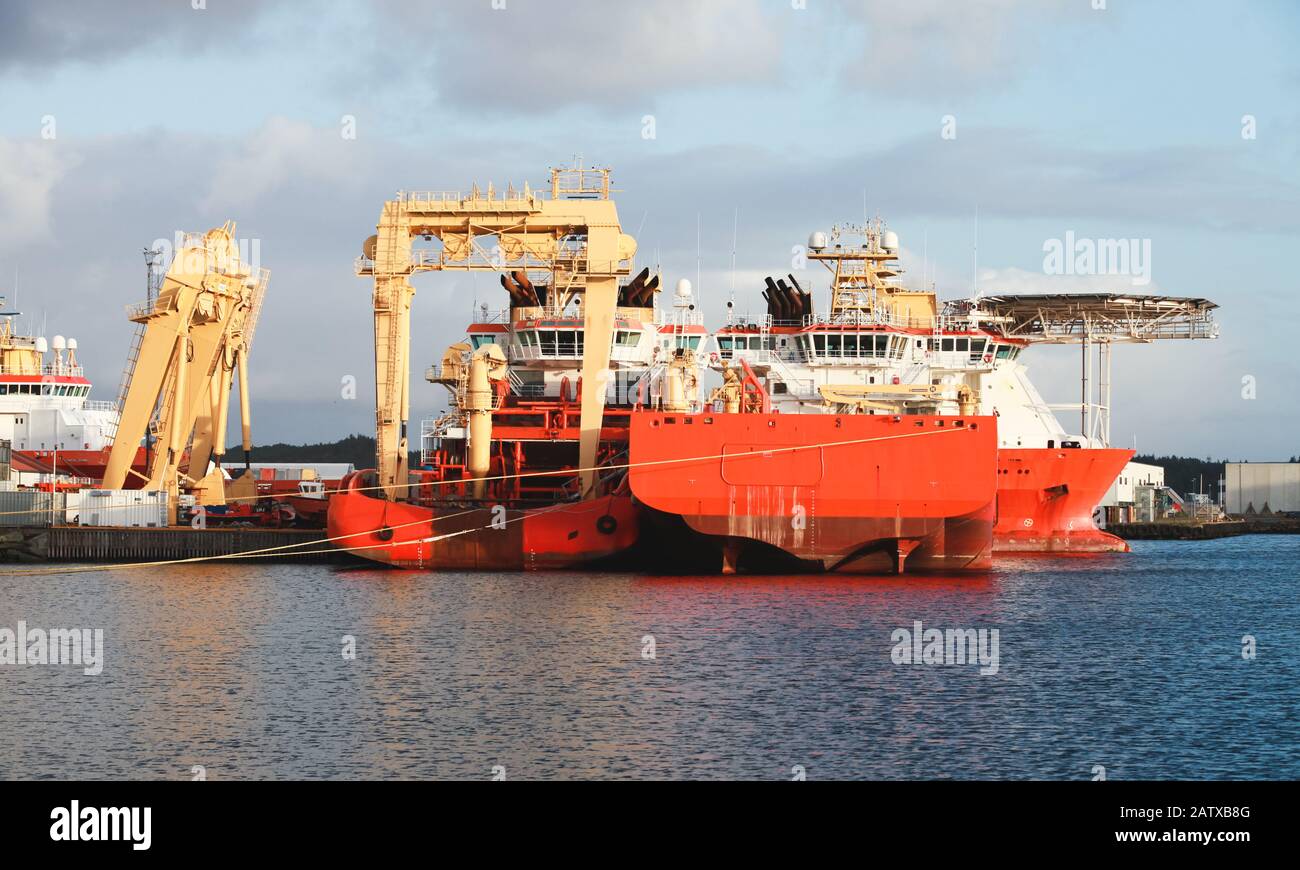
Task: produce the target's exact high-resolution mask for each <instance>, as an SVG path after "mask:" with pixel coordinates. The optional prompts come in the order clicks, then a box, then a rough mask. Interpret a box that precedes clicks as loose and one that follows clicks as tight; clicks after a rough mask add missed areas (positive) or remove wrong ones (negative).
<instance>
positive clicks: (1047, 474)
mask: <svg viewBox="0 0 1300 870" xmlns="http://www.w3.org/2000/svg"><path fill="white" fill-rule="evenodd" d="M1132 458H1133V451H1132V450H1118V449H1113V448H1112V449H1106V448H1093V449H1089V450H1083V449H1053V450H1049V449H1044V448H1021V449H1016V448H1004V449H1002V450H1001V451H999V453H998V523H997V526H996V527H995V528H994V530H993V533H994V539H995V541H994V546H995V548H996V549H997V551H998V552H1000V553H1018V552H1019V553H1127V552H1128V551H1129V546H1128V544H1127V543H1125V542H1124V539H1123V538H1120V537H1117V536H1115V535H1112V534H1110V533H1109V532H1104V531H1102V530H1101V529H1098V528H1097V525H1096V523H1095V522H1093V518H1092V513H1093V509H1094V508H1095V507H1096V506H1097V504H1098V503H1099V502H1100V501H1101V499H1102V496H1104V495H1105V494H1106V490H1107V489H1108V488H1109V487H1110V485H1111V484H1112V483H1113V482H1114V481H1115V478H1116V477H1117V476H1118V475H1119V473H1120V471H1122V470H1123V468H1124V465H1125V464H1126V463H1127V462H1128V461H1129V460H1130V459H1132Z"/></svg>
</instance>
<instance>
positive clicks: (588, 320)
mask: <svg viewBox="0 0 1300 870" xmlns="http://www.w3.org/2000/svg"><path fill="white" fill-rule="evenodd" d="M610 192H611V191H610V187H609V170H608V169H581V168H574V169H552V170H551V189H550V195H549V196H547V195H545V193H544V192H542V191H534V190H531V189H530V188H529V187H528V185H524V187H523V189H522V190H516V189H515V188H514V187H508V188H507V189H506V190H504V191H496V190H494V189H493V187H492V186H491V185H489V186H488V188H487V190H486V191H484V190H480V189H479V187H478V186H477V185H475V186H474V187H473V188H472V189H471V190H470V191H469V192H468V193H462V192H460V191H455V192H442V191H433V192H424V191H421V192H399V193H398V195H397V198H396V199H393V200H390V201H388V202H386V203H384V207H383V211H382V212H381V213H380V216H379V223H378V225H377V227H376V230H377V232H376V234H375V235H373V236H371V237H370V238H368V239H367V240H366V242H365V244H364V246H363V249H362V254H363V255H362V257H361V258H360V259H358V261H357V265H356V269H357V274H358V275H370V276H373V278H374V296H373V305H374V318H375V435H376V439H375V440H376V462H377V471H378V476H379V486H380V492H382V493H383V494H384V497H385V498H388V499H390V500H405V499H406V494H407V492H406V491H407V484H408V480H407V455H408V454H407V450H408V447H407V422H408V420H409V419H410V371H409V369H410V325H411V299H412V297H413V296H414V295H415V289H414V288H413V287H412V286H411V284H410V282H409V280H408V279H409V278H410V276H411V275H412V274H415V273H417V272H432V271H466V272H472V271H495V272H502V273H503V274H504V273H506V272H519V273H523V274H524V275H525V284H527V285H528V286H531V284H532V283H533V282H529V281H527V278H526V276H527V273H529V272H532V273H534V275H535V276H536V277H537V278H538V279H542V276H543V275H544V276H545V277H544V280H538V281H537V282H536V283H548V285H549V287H550V290H549V292H548V293H547V294H546V298H545V300H544V301H543V300H539V301H538V304H537V308H538V309H539V310H538V313H539V314H540V313H541V310H542V309H545V310H555V311H562V310H563V309H564V307H565V306H567V305H568V304H570V303H577V304H581V306H582V312H583V319H584V328H585V334H586V336H587V341H586V348H585V353H584V356H583V362H582V395H581V406H582V407H581V422H580V427H581V428H580V440H579V459H578V466H579V468H580V469H582V470H581V471H580V473H579V477H580V485H581V491H582V494H583V495H584V496H589V495H591V494H592V493H593V491H594V488H595V483H596V480H597V476H596V472H595V471H594V465H595V463H596V455H597V448H598V446H599V439H600V426H601V421H602V419H603V417H604V406H605V389H606V383H607V380H608V377H609V361H610V360H609V358H610V337H611V335H612V332H613V323H614V315H615V308H616V305H617V301H618V289H619V288H618V284H619V278H620V277H625V276H627V275H628V274H629V273H630V271H631V263H632V258H633V257H634V256H635V254H636V241H635V240H634V239H633V238H632V237H631V236H630V235H628V234H626V233H624V232H623V231H622V229H621V227H620V226H619V221H618V213H617V210H616V208H615V206H614V202H613V200H611V199H610V198H609V194H610ZM417 239H423V240H428V241H432V240H434V239H436V240H437V241H438V242H439V243H440V247H438V248H436V249H424V250H413V243H414V241H415V240H417ZM492 242H495V244H491V243H492ZM597 336H600V337H601V338H600V339H598V338H597Z"/></svg>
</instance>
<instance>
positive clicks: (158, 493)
mask: <svg viewBox="0 0 1300 870" xmlns="http://www.w3.org/2000/svg"><path fill="white" fill-rule="evenodd" d="M78 517H79V522H80V523H81V525H83V526H117V527H120V528H159V527H163V526H166V525H167V493H166V492H164V491H162V490H143V489H83V490H82V491H81V510H80V513H79V514H78Z"/></svg>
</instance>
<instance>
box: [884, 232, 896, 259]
mask: <svg viewBox="0 0 1300 870" xmlns="http://www.w3.org/2000/svg"><path fill="white" fill-rule="evenodd" d="M881 245H882V246H883V247H884V249H885V250H886V251H889V252H890V253H891V254H892V253H894V252H895V251H897V250H898V233H896V232H894V231H893V230H885V235H884V238H883V239H881Z"/></svg>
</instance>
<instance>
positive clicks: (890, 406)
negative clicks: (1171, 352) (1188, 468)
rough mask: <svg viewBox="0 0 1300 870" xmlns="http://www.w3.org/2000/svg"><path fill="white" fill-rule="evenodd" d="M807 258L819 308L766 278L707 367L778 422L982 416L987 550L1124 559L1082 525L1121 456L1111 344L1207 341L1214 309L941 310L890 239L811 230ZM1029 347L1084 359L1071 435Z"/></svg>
mask: <svg viewBox="0 0 1300 870" xmlns="http://www.w3.org/2000/svg"><path fill="white" fill-rule="evenodd" d="M807 250H808V254H807V257H808V260H809V261H812V262H820V263H821V264H822V265H824V266H825V267H826V268H827V270H828V271H829V273H830V276H831V280H830V287H829V294H828V295H829V300H828V301H829V305H828V306H826V307H825V308H818V307H817V306H815V305H814V297H813V294H812V292H810V291H809V290H806V289H805V287H804V286H801V284H800V280H799V279H796V277H795V276H794V275H793V274H791V275H787V276H786V278H785V279H778V280H774V279H773V278H768V279H767V280H766V290H764V291H763V298H764V302H765V303H766V312H765V313H764V314H763V315H762V316H760V317H756V318H749V317H740V316H736V315H732V314H729V322H728V324H727V325H726V326H725V327H723V328H722V329H720V330H719V331H718V332H717V333H716V334H715V341H716V349H715V350H713V352H712V353H710V355H709V358H710V364H711V367H712V368H713V369H714V370H716V371H718V372H720V373H724V374H725V373H726V372H727V371H728V370H729V369H730V367H731V366H732V365H734V364H736V363H740V364H742V365H745V366H746V371H750V370H751V367H752V371H753V372H754V373H756V374H757V375H758V376H761V378H762V379H763V382H762V388H763V390H764V391H765V392H766V393H767V394H769V395H770V397H771V402H772V406H773V408H775V409H777V410H780V411H782V412H785V413H787V414H799V415H828V414H829V415H846V414H861V415H880V414H902V415H917V414H921V415H925V414H939V415H956V416H967V417H968V416H971V415H976V414H978V415H985V416H992V417H995V418H996V419H997V445H998V449H999V451H1000V454H999V467H998V472H999V473H998V475H997V478H998V483H997V486H998V496H997V517H998V520H997V524H996V526H995V528H994V533H993V549H994V552H1041V553H1089V552H1112V551H1119V552H1123V551H1127V550H1128V545H1127V544H1125V543H1124V541H1123V540H1121V539H1120V538H1118V537H1116V536H1114V535H1111V534H1108V533H1106V532H1104V531H1101V530H1100V529H1098V528H1097V526H1096V524H1095V522H1094V520H1093V511H1094V509H1095V508H1096V507H1097V505H1098V503H1099V502H1100V501H1101V500H1102V498H1103V497H1104V495H1105V493H1106V491H1107V489H1108V488H1109V487H1110V485H1111V484H1112V483H1113V482H1114V480H1115V479H1116V477H1117V476H1118V475H1119V474H1120V472H1121V471H1122V470H1123V468H1124V465H1125V463H1126V462H1127V461H1128V460H1129V459H1130V458H1131V457H1132V455H1133V452H1132V451H1129V450H1117V449H1112V448H1110V447H1109V446H1108V444H1109V437H1110V434H1109V409H1110V383H1111V378H1110V370H1109V365H1110V343H1111V342H1115V341H1134V342H1146V341H1151V340H1153V339H1156V338H1201V337H1212V336H1213V335H1214V334H1216V331H1215V329H1214V327H1213V324H1212V322H1211V320H1210V313H1209V312H1210V311H1211V310H1212V309H1213V308H1214V305H1213V303H1210V302H1208V301H1207V300H1203V299H1179V298H1173V297H1143V296H1137V295H1133V294H1125V295H1122V296H1121V295H1116V294H1073V295H1015V296H990V297H978V298H975V299H964V300H954V301H950V302H947V303H940V302H939V301H938V298H937V296H936V294H935V293H934V292H933V291H930V290H917V289H911V288H908V287H906V286H905V285H904V284H902V283H901V281H900V280H899V276H900V274H901V273H902V268H901V267H900V266H899V265H898V264H897V262H896V261H897V257H898V252H899V250H900V248H899V243H898V237H897V235H896V234H894V233H892V232H889V231H887V230H886V229H885V228H884V225H883V223H881V222H880V221H874V222H872V223H871V224H868V225H867V226H865V227H856V226H847V227H837V228H835V229H834V230H832V232H831V233H830V234H827V233H820V232H819V233H814V234H813V235H812V237H811V238H810V239H809V241H808V248H807ZM787 279H788V280H787ZM804 280H805V281H806V280H807V279H804ZM728 310H729V311H731V310H732V308H731V307H729V309H728ZM1042 343H1051V344H1078V345H1080V346H1081V347H1082V349H1083V353H1084V361H1083V363H1084V364H1083V367H1082V368H1083V397H1082V401H1081V403H1080V404H1079V405H1078V406H1073V407H1079V408H1080V409H1081V411H1082V414H1081V417H1082V419H1081V421H1080V430H1079V432H1078V433H1069V432H1067V431H1066V430H1065V429H1064V428H1063V427H1062V425H1061V423H1060V421H1058V420H1057V419H1056V416H1055V414H1054V413H1053V411H1052V407H1053V406H1050V405H1048V404H1047V403H1046V402H1045V401H1044V400H1043V398H1042V396H1040V395H1039V393H1038V391H1037V389H1036V388H1035V387H1034V385H1033V384H1032V383H1031V382H1030V380H1029V377H1028V374H1027V370H1026V368H1025V366H1024V364H1023V363H1021V362H1020V361H1019V357H1020V355H1021V353H1022V352H1023V351H1024V350H1025V349H1027V348H1028V347H1030V346H1032V345H1034V344H1042ZM1093 349H1096V351H1097V356H1098V357H1099V359H1098V367H1097V369H1096V372H1097V374H1096V375H1095V376H1094V375H1093V374H1092V373H1093V371H1094V369H1093V367H1092V362H1091V357H1090V356H1089V352H1090V351H1091V350H1093ZM1090 388H1092V389H1095V391H1096V397H1095V398H1094V397H1093V396H1091V395H1090ZM1057 407H1063V406H1057Z"/></svg>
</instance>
